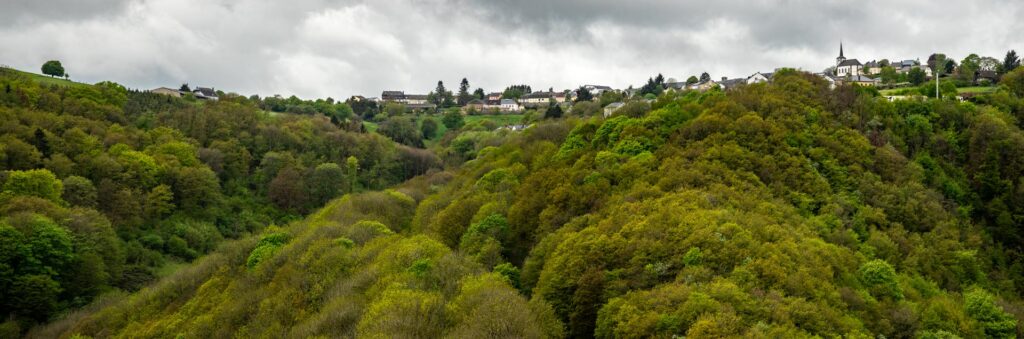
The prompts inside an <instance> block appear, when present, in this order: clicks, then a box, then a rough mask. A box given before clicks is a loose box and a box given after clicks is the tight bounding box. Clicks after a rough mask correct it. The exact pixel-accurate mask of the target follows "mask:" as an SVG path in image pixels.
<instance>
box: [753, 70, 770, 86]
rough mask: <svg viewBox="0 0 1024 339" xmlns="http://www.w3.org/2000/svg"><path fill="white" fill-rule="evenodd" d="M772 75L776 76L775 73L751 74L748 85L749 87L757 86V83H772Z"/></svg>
mask: <svg viewBox="0 0 1024 339" xmlns="http://www.w3.org/2000/svg"><path fill="white" fill-rule="evenodd" d="M772 75H775V73H761V72H757V73H754V74H751V75H750V76H749V77H747V84H748V85H749V84H757V83H762V82H769V81H772Z"/></svg>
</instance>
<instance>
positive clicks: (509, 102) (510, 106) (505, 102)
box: [499, 99, 523, 112]
mask: <svg viewBox="0 0 1024 339" xmlns="http://www.w3.org/2000/svg"><path fill="white" fill-rule="evenodd" d="M499 108H500V109H501V111H502V112H519V111H522V110H523V105H520V104H519V103H518V102H516V101H515V100H513V99H501V102H500V103H499Z"/></svg>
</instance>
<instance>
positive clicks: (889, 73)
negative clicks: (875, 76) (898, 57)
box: [879, 66, 899, 84]
mask: <svg viewBox="0 0 1024 339" xmlns="http://www.w3.org/2000/svg"><path fill="white" fill-rule="evenodd" d="M879 78H881V80H882V83H883V84H892V83H895V82H896V80H897V79H899V74H897V73H896V69H895V68H892V66H883V67H882V72H881V73H880V75H879Z"/></svg>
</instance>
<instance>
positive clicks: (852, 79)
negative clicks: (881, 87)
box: [836, 75, 881, 86]
mask: <svg viewBox="0 0 1024 339" xmlns="http://www.w3.org/2000/svg"><path fill="white" fill-rule="evenodd" d="M836 81H837V82H839V83H840V84H851V85H852V84H857V85H861V86H877V85H878V84H879V83H880V82H881V81H880V80H878V79H873V78H869V77H867V76H865V75H850V76H846V77H840V78H837V79H836Z"/></svg>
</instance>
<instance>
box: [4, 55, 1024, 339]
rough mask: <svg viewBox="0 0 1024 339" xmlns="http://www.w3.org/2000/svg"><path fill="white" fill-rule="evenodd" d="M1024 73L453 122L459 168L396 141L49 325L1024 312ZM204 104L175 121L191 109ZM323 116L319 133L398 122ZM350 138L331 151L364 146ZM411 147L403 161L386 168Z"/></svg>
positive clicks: (739, 327) (609, 328) (212, 331)
mask: <svg viewBox="0 0 1024 339" xmlns="http://www.w3.org/2000/svg"><path fill="white" fill-rule="evenodd" d="M101 87H102V86H101ZM1022 98H1024V69H1017V70H1016V71H1014V72H1012V73H1011V74H1008V75H1006V76H1005V77H1004V80H1003V87H1001V88H1000V89H998V90H996V91H993V92H991V93H990V94H986V95H984V96H981V97H979V98H977V99H976V100H977V101H976V102H973V103H960V102H957V101H953V100H933V99H929V100H921V101H917V100H907V101H896V102H889V101H888V100H886V99H885V98H881V97H878V95H877V92H875V91H871V90H866V89H863V88H858V87H848V86H842V87H839V88H837V89H835V90H830V89H829V87H828V84H827V83H825V82H824V81H823V80H822V79H821V78H819V77H816V76H813V75H811V74H807V73H802V72H798V71H794V70H782V71H779V72H777V73H776V74H775V75H774V79H773V82H772V83H770V84H754V85H748V86H741V87H738V88H736V89H732V90H729V91H726V92H723V91H720V90H711V91H708V92H704V93H700V92H693V91H687V92H666V93H664V94H662V95H661V96H659V97H658V98H657V100H655V101H653V102H652V103H648V102H646V101H632V102H630V103H628V104H627V105H626V106H625V107H624V108H623V109H620V110H619V111H617V113H616V114H615V115H613V116H612V117H610V118H607V119H606V118H603V117H601V116H600V114H598V115H597V116H581V115H574V114H573V112H570V113H569V114H567V117H566V118H561V119H547V120H544V121H540V122H538V123H537V124H535V125H534V126H532V127H530V128H529V129H527V130H526V131H523V132H509V131H507V130H498V129H493V128H484V127H481V126H476V127H473V128H465V129H462V130H458V129H451V130H448V131H447V132H446V134H445V136H444V137H443V138H441V139H440V141H438V143H437V144H436V145H433V147H432V149H431V152H432V153H431V155H433V154H437V155H436V158H439V159H441V160H440V161H443V162H444V164H445V166H444V168H445V169H444V170H439V169H437V168H438V167H439V166H417V164H421V163H417V162H415V160H408V159H421V158H419V157H412V156H408V157H400V158H398V159H405V160H401V161H405V162H401V161H400V160H395V159H382V160H380V162H379V164H380V165H379V166H380V167H378V171H375V172H371V173H372V174H360V175H359V177H358V179H359V180H360V182H361V183H362V184H361V185H360V186H362V187H363V188H364V189H359V190H349V191H344V190H343V191H338V192H334V193H336V195H341V194H345V195H344V196H342V197H340V198H338V199H334V200H332V201H330V202H329V203H327V204H326V205H325V206H323V207H322V208H320V209H318V210H316V209H313V208H312V205H314V203H313V202H307V203H306V204H304V205H303V206H304V208H307V209H308V210H309V211H314V212H313V213H312V214H309V215H307V216H305V217H304V218H302V219H301V220H296V219H278V220H277V221H281V224H283V226H272V225H271V226H266V227H263V226H265V225H267V224H270V223H269V222H266V223H263V224H261V225H260V227H253V228H250V231H251V232H249V233H246V234H238V235H237V236H235V237H232V238H234V240H223V241H218V242H216V243H213V244H209V245H208V246H209V247H206V248H207V249H208V251H209V253H210V254H208V255H205V256H202V257H201V258H199V259H197V260H196V261H195V262H194V263H193V264H191V265H190V266H188V267H187V268H184V269H181V270H179V271H177V272H175V273H172V274H170V275H169V276H167V277H165V278H162V279H160V280H159V281H158V282H156V283H154V284H150V285H147V287H145V288H143V289H141V290H140V291H138V292H134V293H106V294H103V295H102V297H100V298H99V299H97V300H96V301H94V302H92V303H90V304H88V305H87V306H84V307H82V308H80V309H78V310H76V311H73V312H70V313H68V314H67V315H66V316H63V317H59V316H58V317H52V318H48V319H52V320H54V321H52V322H51V323H49V324H47V325H44V326H38V327H35V328H33V329H32V330H31V331H30V332H28V336H29V337H38V338H53V337H71V336H73V335H82V336H89V337H187V338H192V337H195V338H208V337H266V338H282V337H289V338H291V337H303V338H305V337H369V338H399V337H424V338H430V337H453V338H476V337H515V338H542V337H555V338H557V337H573V338H586V337H601V338H618V337H627V338H633V337H655V338H672V337H676V336H685V337H690V338H705V337H736V338H752V337H753V338H762V337H771V338H776V337H782V338H804V337H806V338H813V337H840V336H842V337H856V338H868V337H880V336H884V337H894V338H957V337H960V338H986V337H988V338H1013V337H1019V336H1021V335H1024V330H1022V328H1021V326H1020V324H1022V321H1024V302H1022V299H1021V297H1022V291H1024V257H1022V255H1021V253H1022V252H1021V250H1022V249H1024V230H1022V229H1021V227H1020V225H1021V223H1022V222H1024V176H1022V173H1024V133H1022V132H1021V127H1022V124H1024V99H1022ZM239 100H241V99H239ZM8 102H10V101H8ZM7 105H8V106H5V108H4V109H5V111H6V112H9V113H8V114H10V115H9V116H11V117H12V119H13V118H14V117H16V116H18V117H20V116H23V115H25V114H31V113H30V112H36V111H38V110H39V109H38V108H29V107H33V105H32V104H31V103H20V104H19V103H14V104H7ZM156 111H159V110H156ZM171 111H172V112H173V111H174V110H173V109H172V110H171ZM61 116H64V115H61ZM187 117H192V116H184V117H175V118H174V119H170V120H161V119H155V120H154V121H164V123H167V124H178V126H180V127H181V128H183V130H185V131H188V130H189V129H188V128H187V127H188V126H191V124H186V123H185V121H187V119H186V118H187ZM51 118H56V117H51ZM64 119H68V118H64ZM20 120H21V121H26V120H31V119H26V118H20ZM322 120H324V119H322ZM322 120H321V121H322ZM31 121H46V120H31ZM136 121H138V120H136ZM143 121H148V120H143ZM300 121H301V123H302V124H305V125H306V126H309V125H312V124H316V121H317V120H316V118H308V120H307V119H304V120H300ZM33 124H38V122H32V123H28V122H26V123H23V124H22V125H26V126H33ZM136 124H138V122H137V123H136ZM297 124H298V122H297ZM332 126H333V125H332ZM54 128H55V127H54ZM109 128H112V127H108V129H109ZM237 128H242V127H237ZM321 128H322V129H309V130H307V131H309V132H310V133H309V134H306V135H305V136H306V137H309V138H313V139H312V140H317V139H319V138H320V136H319V135H320V134H319V133H328V134H329V133H336V134H338V136H337V138H338V139H339V140H345V139H346V138H367V139H358V140H362V141H363V142H367V143H369V142H370V140H373V138H379V136H377V135H375V134H369V135H364V134H358V135H359V137H356V136H353V135H349V134H348V133H350V132H344V131H335V130H334V129H332V128H327V127H321ZM8 129H9V130H14V131H21V134H22V135H27V136H31V135H32V132H30V131H31V130H32V129H31V128H30V127H19V128H10V127H9V128H8ZM47 130H49V129H47ZM155 130H159V129H155ZM213 130H214V131H217V130H218V129H216V128H214V129H213ZM44 133H45V132H44ZM65 134H66V133H65ZM188 135H193V134H192V133H189V134H188ZM211 135H217V134H216V133H214V134H211ZM268 137H269V135H268ZM65 138H66V137H65ZM107 138H111V137H107ZM194 138H196V139H195V142H197V143H198V144H199V145H203V146H202V147H206V146H205V145H207V144H208V143H209V142H208V141H206V140H205V139H202V138H201V137H194ZM140 139H142V140H145V138H140ZM4 140H9V139H4ZM114 140H120V139H114ZM128 140H135V139H128ZM254 140H261V139H259V138H254ZM108 143H110V144H111V147H109V148H108V149H107V150H106V152H108V153H109V152H111V151H110V148H114V150H115V151H117V147H114V145H116V143H111V142H108ZM256 144H257V145H263V144H262V143H260V142H257V143H256ZM271 144H272V143H271ZM304 144H305V143H301V142H300V143H297V144H294V147H299V148H300V149H303V148H301V146H300V145H304ZM289 145H291V144H289ZM374 145H390V146H387V147H397V146H394V145H393V144H374ZM141 146H145V145H141ZM197 147H199V146H197ZM336 147H338V148H340V149H342V150H348V149H349V148H348V147H339V146H336V145H334V144H331V145H326V144H325V145H324V148H323V149H322V151H324V152H328V154H332V156H331V157H329V159H334V161H336V162H337V163H338V164H342V165H343V164H344V162H342V159H344V158H345V157H346V156H348V154H342V155H341V156H338V155H334V153H331V152H332V151H333V150H335V148H336ZM367 148H369V147H368V146H363V144H359V143H357V144H354V146H353V147H352V148H351V149H353V150H355V149H358V150H365V149H367ZM141 149H146V148H145V147H141ZM257 149H258V148H257ZM370 149H371V151H365V153H359V157H368V156H372V154H374V151H372V150H375V149H373V148H370ZM418 151H423V150H418ZM147 152H149V153H153V152H151V151H147ZM344 152H348V151H344ZM154 154H158V153H154ZM417 154H420V156H421V157H422V156H424V155H422V154H421V153H417ZM51 158H52V157H51ZM298 158H301V159H310V158H312V159H320V158H317V157H313V156H310V157H302V156H299V157H298ZM8 159H10V156H8ZM263 159H264V161H263V163H264V164H261V165H260V168H267V167H270V166H268V165H266V164H267V163H268V161H267V160H266V159H267V155H264V156H263ZM360 159H362V158H360ZM435 161H437V160H435ZM303 162H304V163H310V162H309V161H308V160H304V161H303ZM390 162H398V163H402V164H406V165H404V166H398V165H395V166H396V167H401V168H405V169H406V170H405V171H398V172H396V173H401V175H396V176H392V177H389V178H388V180H382V181H374V178H373V177H372V176H373V175H378V173H388V172H380V171H379V170H383V169H388V168H391V167H389V166H388V165H387V164H389V163H390ZM208 163H209V162H208V158H207V159H204V160H203V161H202V164H208ZM434 164H435V165H436V163H434ZM199 165H200V164H198V163H197V164H196V166H199ZM207 166H208V165H207ZM36 167H38V165H37V166H36ZM317 168H319V167H317ZM428 168H431V169H432V170H428ZM8 169H10V168H8ZM17 170H19V171H22V170H24V171H27V170H28V169H27V168H26V169H20V168H19V169H17ZM365 172H367V171H361V172H360V173H365ZM314 173H315V172H314ZM364 175H367V176H364ZM414 175H415V177H413V176H414ZM8 176H9V178H10V177H13V176H10V175H8ZM277 177H280V174H279V175H278V176H277ZM127 178H133V177H132V176H127ZM408 178H412V179H411V180H405V179H408ZM400 181H404V182H403V183H401V184H399V183H398V182H400ZM10 182H11V181H8V186H10V185H11V184H10ZM170 182H171V184H174V183H175V182H176V181H170ZM8 186H5V189H7V187H8ZM271 186H273V185H271ZM10 187H15V188H17V187H20V186H10ZM246 187H257V188H258V187H260V186H259V185H258V184H249V186H246ZM334 187H336V186H334ZM12 192H15V191H13V190H12ZM239 194H243V193H239ZM308 194H309V192H301V193H295V194H294V195H291V197H300V196H306V195H308ZM243 195H244V194H243ZM179 196H180V195H175V197H179ZM185 196H187V195H185ZM176 199H179V198H176ZM29 200H31V201H38V200H39V199H29ZM51 200H52V199H51ZM65 200H66V199H65ZM11 201H14V200H11ZM4 203H5V204H6V205H4V206H6V207H4V208H6V210H5V211H10V210H17V211H23V210H24V211H31V212H28V213H30V214H24V215H43V216H48V215H49V214H47V213H49V212H47V211H48V210H47V209H45V208H41V207H31V208H30V207H22V206H27V205H28V203H27V202H20V203H13V202H4ZM53 204H56V205H60V206H65V204H62V203H60V202H53ZM42 205H45V206H44V207H46V208H49V209H50V210H52V209H57V210H59V209H61V208H64V207H60V206H58V207H49V206H50V205H51V204H42ZM11 206H15V207H11ZM72 210H73V211H74V210H75V209H72ZM181 213H190V211H188V210H185V211H182V212H181ZM28 218H29V217H27V216H21V217H5V219H4V221H3V222H5V223H9V224H11V225H12V227H8V228H11V229H15V230H23V229H32V228H31V227H30V226H31V225H35V224H38V223H35V224H34V223H33V222H31V221H26V220H27V219H28ZM50 219H53V220H63V219H60V218H50ZM36 220H38V218H37V219H36ZM265 220H266V219H265ZM290 220H294V221H290ZM51 223H53V222H51ZM26 225H28V226H26ZM73 225H74V224H71V225H69V226H73ZM61 226H62V225H61ZM47 229H52V227H50V228H47ZM22 233H25V234H28V235H32V234H33V233H31V232H22ZM11 234H13V233H11ZM122 238H126V239H134V238H131V237H124V236H122ZM75 248H77V247H75ZM214 248H216V249H214ZM3 253H9V252H3ZM76 253H77V252H76ZM172 255H173V254H172ZM73 257H74V256H73ZM78 257H86V256H84V255H83V256H78ZM27 275H31V276H36V275H39V274H36V273H32V272H29V273H28V274H27ZM57 277H61V275H57ZM5 307H9V306H5ZM5 310H8V311H9V310H10V308H7V309H5Z"/></svg>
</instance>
